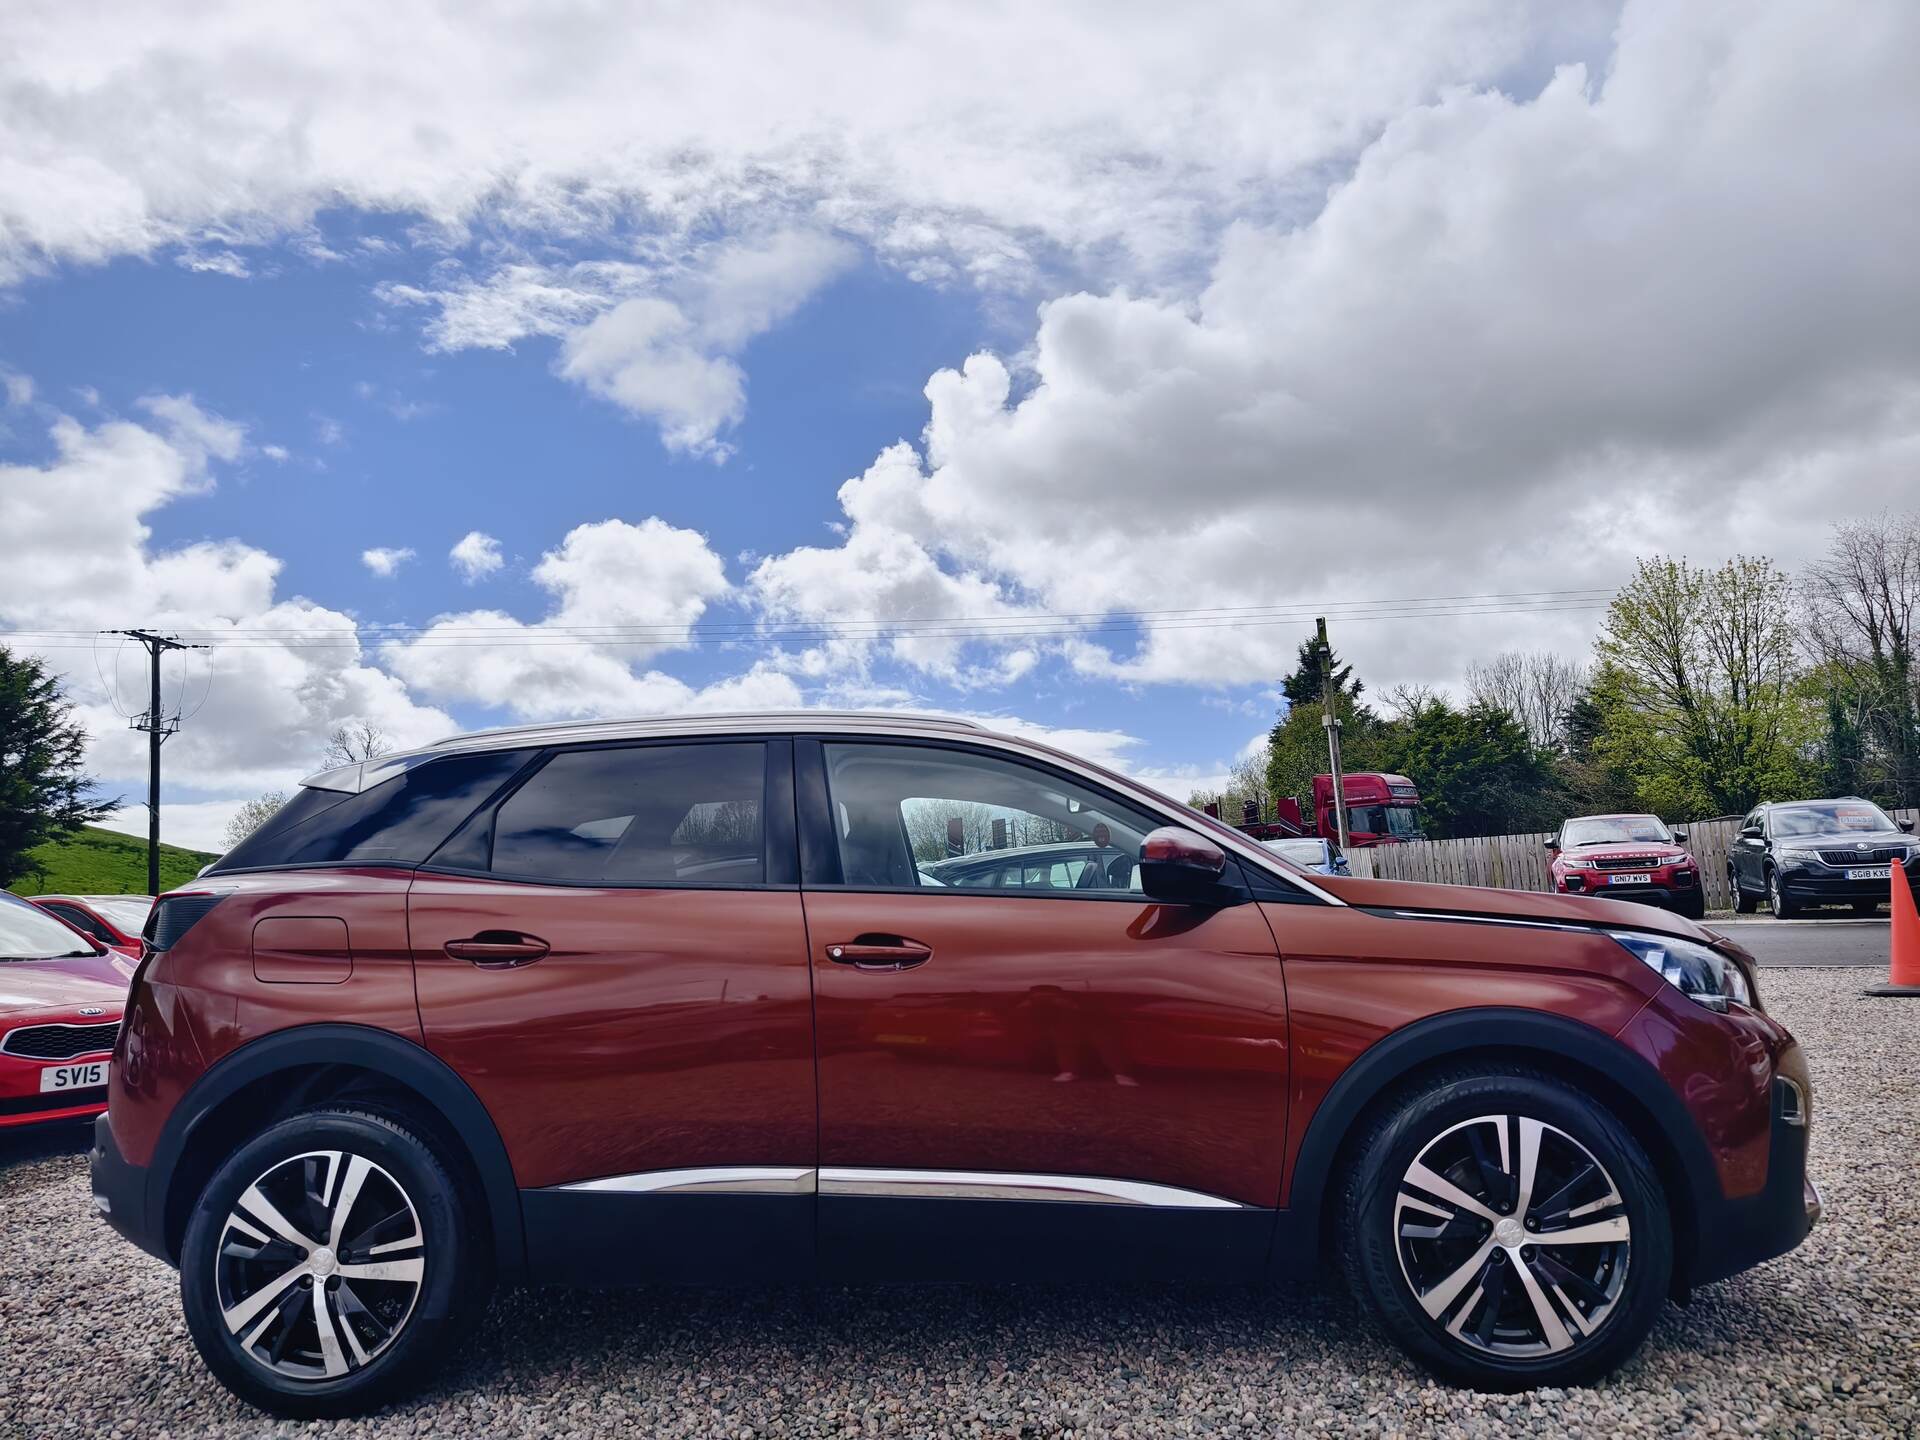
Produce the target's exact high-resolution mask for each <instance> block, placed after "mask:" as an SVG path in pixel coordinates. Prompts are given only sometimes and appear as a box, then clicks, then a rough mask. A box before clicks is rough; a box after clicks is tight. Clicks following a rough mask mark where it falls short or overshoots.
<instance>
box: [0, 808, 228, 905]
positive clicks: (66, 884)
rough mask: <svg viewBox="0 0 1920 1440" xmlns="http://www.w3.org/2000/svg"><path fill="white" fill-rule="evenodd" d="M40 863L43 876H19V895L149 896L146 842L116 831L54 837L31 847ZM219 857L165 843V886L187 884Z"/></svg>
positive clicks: (88, 829)
mask: <svg viewBox="0 0 1920 1440" xmlns="http://www.w3.org/2000/svg"><path fill="white" fill-rule="evenodd" d="M27 853H28V854H30V855H31V856H32V857H33V858H34V859H35V860H36V861H38V862H39V864H40V866H41V867H42V868H41V873H39V874H38V875H21V876H18V877H17V878H16V879H15V880H14V882H13V885H12V886H11V887H10V888H11V889H12V890H13V891H14V892H15V893H16V894H19V895H144V894H146V893H147V842H146V841H145V840H141V839H137V838H135V837H134V836H132V835H122V834H120V833H119V832H118V831H117V830H102V829H100V828H99V827H98V826H97V825H86V826H83V827H81V828H80V829H79V830H77V831H75V832H74V833H73V834H72V835H69V836H68V837H67V838H66V839H64V840H49V841H48V842H47V843H46V844H45V845H36V846H35V847H34V848H33V849H32V850H30V851H28V852H27ZM213 858H214V857H213V856H212V855H211V854H210V853H208V852H207V851H204V850H183V849H181V848H180V847H179V846H178V845H162V846H161V847H160V888H161V889H162V890H171V889H173V888H174V887H176V886H179V885H184V884H186V883H187V881H189V880H191V879H193V877H194V876H195V875H196V874H198V873H199V871H200V867H201V866H203V865H205V864H206V863H207V862H208V861H210V860H212V859H213Z"/></svg>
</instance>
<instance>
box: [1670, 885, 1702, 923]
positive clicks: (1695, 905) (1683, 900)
mask: <svg viewBox="0 0 1920 1440" xmlns="http://www.w3.org/2000/svg"><path fill="white" fill-rule="evenodd" d="M1674 908H1675V909H1677V910H1678V911H1679V912H1680V913H1681V914H1682V915H1684V916H1686V917H1687V919H1689V920H1704V919H1706V918H1707V897H1706V895H1705V894H1704V893H1703V892H1702V891H1699V890H1695V891H1693V892H1692V893H1691V894H1688V895H1682V896H1681V897H1680V903H1679V904H1678V905H1677V906H1675V907H1674Z"/></svg>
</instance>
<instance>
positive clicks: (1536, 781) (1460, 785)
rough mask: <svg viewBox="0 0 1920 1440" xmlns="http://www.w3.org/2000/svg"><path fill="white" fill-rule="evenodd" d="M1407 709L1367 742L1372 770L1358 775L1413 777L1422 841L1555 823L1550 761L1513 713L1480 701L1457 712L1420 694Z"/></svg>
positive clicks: (1557, 797) (1561, 803) (1558, 802)
mask: <svg viewBox="0 0 1920 1440" xmlns="http://www.w3.org/2000/svg"><path fill="white" fill-rule="evenodd" d="M1406 704H1407V709H1406V711H1405V713H1404V714H1403V715H1402V716H1401V717H1400V718H1398V719H1395V720H1393V721H1390V722H1388V723H1387V724H1386V725H1384V726H1382V727H1381V728H1380V730H1379V731H1378V732H1377V733H1376V734H1375V735H1374V736H1373V737H1371V738H1372V745H1373V757H1372V761H1371V766H1370V767H1357V768H1378V769H1382V770H1388V771H1393V772H1396V773H1399V774H1404V775H1407V776H1410V777H1412V778H1413V779H1414V781H1415V783H1416V784H1418V785H1419V787H1420V802H1421V806H1422V808H1423V809H1424V810H1425V812H1426V830H1427V833H1428V835H1430V836H1432V837H1433V838H1435V839H1452V838H1455V837H1458V836H1464V835H1511V834H1516V833H1520V832H1524V831H1531V830H1548V829H1551V828H1552V827H1553V826H1554V824H1555V823H1557V821H1558V820H1559V817H1560V816H1561V815H1562V814H1563V813H1564V810H1565V803H1566V800H1565V794H1564V792H1563V790H1562V788H1561V786H1560V783H1559V780H1558V777H1557V776H1556V775H1555V773H1554V768H1553V756H1552V754H1551V753H1550V752H1549V751H1547V750H1545V749H1543V748H1542V747H1540V746H1537V745H1535V744H1534V743H1533V742H1532V741H1531V740H1530V739H1529V738H1528V736H1527V732H1526V730H1525V729H1524V728H1523V727H1522V726H1521V724H1520V722H1519V721H1518V720H1516V719H1515V718H1514V717H1513V716H1512V715H1511V714H1509V713H1508V712H1507V711H1505V710H1503V709H1501V708H1500V707H1499V706H1497V705H1488V704H1485V703H1482V702H1475V703H1474V704H1471V705H1469V706H1467V708H1466V709H1464V710H1457V709H1455V708H1454V707H1453V706H1452V705H1450V704H1448V703H1447V701H1445V700H1444V699H1439V698H1435V697H1433V696H1432V695H1429V694H1420V693H1412V694H1409V695H1408V696H1407V697H1406Z"/></svg>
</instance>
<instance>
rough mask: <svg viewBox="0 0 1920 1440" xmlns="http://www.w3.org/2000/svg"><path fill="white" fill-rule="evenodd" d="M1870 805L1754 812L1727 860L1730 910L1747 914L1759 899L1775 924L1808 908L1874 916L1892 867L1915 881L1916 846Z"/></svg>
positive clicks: (1829, 803)
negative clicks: (1902, 869)
mask: <svg viewBox="0 0 1920 1440" xmlns="http://www.w3.org/2000/svg"><path fill="white" fill-rule="evenodd" d="M1911 829H1913V822H1912V821H1911V820H1901V821H1898V822H1896V821H1895V820H1894V819H1893V818H1892V817H1891V816H1890V815H1888V814H1887V812H1886V811H1884V810H1882V809H1881V808H1880V807H1879V806H1878V805H1876V804H1874V803H1873V802H1872V801H1871V800H1862V799H1861V798H1860V797H1859V796H1857V795H1847V796H1843V797H1842V798H1840V799H1838V800H1789V801H1782V802H1780V803H1777V804H1772V805H1759V806H1756V807H1755V808H1754V809H1753V811H1752V812H1751V813H1750V814H1748V815H1747V817H1746V818H1745V819H1744V820H1742V821H1741V822H1740V834H1739V835H1738V836H1737V837H1736V838H1735V840H1734V842H1733V846H1732V848H1731V850H1730V851H1729V852H1728V855H1727V886H1728V888H1729V889H1730V890H1731V891H1732V892H1733V908H1734V909H1736V910H1738V911H1739V912H1740V913H1741V914H1742V915H1747V914H1751V913H1752V912H1753V910H1754V909H1755V907H1757V906H1758V905H1759V903H1760V901H1761V899H1762V898H1763V897H1764V898H1765V900H1766V902H1767V905H1768V906H1769V908H1771V909H1772V911H1773V913H1774V916H1775V917H1776V918H1777V919H1781V920H1785V919H1787V918H1788V917H1789V916H1791V915H1797V914H1798V913H1799V912H1800V911H1801V910H1802V909H1803V908H1805V907H1806V906H1808V905H1841V904H1845V905H1851V906H1852V907H1853V908H1854V909H1855V910H1857V911H1862V912H1871V911H1872V910H1873V909H1875V908H1876V907H1877V906H1878V905H1879V904H1880V903H1881V902H1882V901H1883V900H1885V899H1886V898H1887V896H1888V893H1889V892H1888V883H1889V881H1890V880H1891V878H1892V874H1893V867H1894V866H1896V865H1899V866H1904V867H1905V869H1906V873H1907V882H1908V884H1910V885H1911V884H1913V883H1914V878H1915V876H1916V875H1917V874H1920V842H1915V841H1914V840H1912V839H1910V838H1909V837H1908V836H1907V834H1906V832H1907V831H1909V830H1911Z"/></svg>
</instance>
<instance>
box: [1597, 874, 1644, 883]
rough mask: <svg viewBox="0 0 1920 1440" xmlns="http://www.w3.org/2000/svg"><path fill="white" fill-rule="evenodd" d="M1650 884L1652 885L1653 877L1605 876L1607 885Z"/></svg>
mask: <svg viewBox="0 0 1920 1440" xmlns="http://www.w3.org/2000/svg"><path fill="white" fill-rule="evenodd" d="M1652 883H1653V877H1652V876H1651V875H1609V876H1607V884H1609V885H1651V884H1652Z"/></svg>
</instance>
